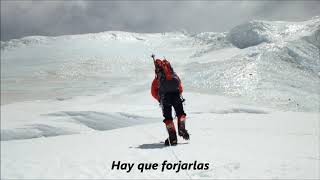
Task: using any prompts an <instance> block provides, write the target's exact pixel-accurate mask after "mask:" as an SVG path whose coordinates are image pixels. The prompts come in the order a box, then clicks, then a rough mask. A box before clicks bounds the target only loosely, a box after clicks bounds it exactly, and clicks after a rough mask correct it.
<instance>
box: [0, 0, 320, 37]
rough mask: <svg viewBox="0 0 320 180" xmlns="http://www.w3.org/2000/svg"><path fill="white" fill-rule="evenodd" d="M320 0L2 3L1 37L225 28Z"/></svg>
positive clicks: (301, 16) (301, 13) (298, 14)
mask: <svg viewBox="0 0 320 180" xmlns="http://www.w3.org/2000/svg"><path fill="white" fill-rule="evenodd" d="M317 15H318V16H320V1H287V0H286V1H271V2H270V1H153V2H149V1H102V0H96V1H89V0H88V1H81V0H79V1H75V0H73V1H61V0H56V1H52V0H51V1H27V0H20V1H9V0H6V1H2V0H1V40H2V41H3V40H8V39H13V38H20V37H24V36H30V35H48V36H54V35H64V34H79V33H91V32H101V31H109V30H121V31H133V32H165V31H175V30H182V29H184V30H187V31H190V32H201V31H218V32H222V31H227V30H229V29H230V28H232V27H234V26H235V25H238V24H240V23H243V22H245V21H248V20H252V19H261V20H287V21H302V20H307V19H310V18H311V17H313V16H317Z"/></svg>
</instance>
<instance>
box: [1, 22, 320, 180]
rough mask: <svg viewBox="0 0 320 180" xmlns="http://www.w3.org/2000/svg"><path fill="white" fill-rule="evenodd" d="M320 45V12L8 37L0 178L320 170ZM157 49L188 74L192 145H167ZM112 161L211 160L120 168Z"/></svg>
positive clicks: (269, 174)
mask: <svg viewBox="0 0 320 180" xmlns="http://www.w3.org/2000/svg"><path fill="white" fill-rule="evenodd" d="M319 49H320V18H319V17H315V18H313V19H311V20H308V21H304V22H282V21H281V22H280V21H272V22H271V21H250V22H247V23H245V24H241V25H239V26H236V27H234V28H233V29H231V30H230V31H229V32H224V33H215V32H203V33H198V34H190V33H187V32H170V33H154V34H148V33H145V34H143V33H131V32H120V31H108V32H101V33H95V34H83V35H66V36H58V37H44V36H31V37H25V38H21V39H13V40H10V41H6V42H1V178H117V177H119V178H129V177H135V178H156V177H158V178H159V177H164V178H173V177H174V178H295V179H297V178H319V177H320V174H319V171H318V169H319V164H320V154H319V141H318V139H319V107H320V104H319V103H320V96H319V92H320V50H319ZM152 53H155V54H156V55H157V56H159V57H163V56H165V57H166V58H167V59H168V60H170V62H171V64H172V65H173V67H174V68H175V70H176V72H177V73H178V74H179V75H180V77H181V79H182V82H183V85H184V88H185V93H184V96H185V98H186V99H187V101H186V106H185V109H186V113H187V114H188V124H187V125H188V127H189V131H190V132H191V141H190V142H189V143H188V144H184V143H186V142H184V141H183V140H181V139H179V141H181V142H182V143H183V144H181V145H178V146H176V147H170V148H163V146H162V145H161V144H159V142H160V141H163V140H164V139H165V138H166V132H165V129H164V127H163V123H162V117H161V110H160V109H159V107H158V104H157V103H156V102H155V101H154V100H153V99H152V98H151V95H150V86H151V80H152V79H153V77H154V74H153V62H152V60H151V58H150V55H151V54H152ZM147 123H150V124H147ZM138 124H139V125H138ZM133 125H138V126H133ZM128 126H132V127H128ZM49 137H50V138H49ZM195 152H199V153H198V154H197V153H195ZM114 160H122V161H130V162H135V163H138V162H153V161H155V162H162V161H163V160H170V161H173V162H177V161H179V160H181V161H187V162H192V161H194V160H197V161H208V162H210V164H211V165H212V166H211V168H210V169H209V170H208V171H196V170H193V171H182V172H181V173H174V172H173V173H171V172H168V173H161V172H158V171H156V172H155V171H150V172H146V173H140V172H138V171H134V172H133V173H125V172H124V173H123V172H120V171H111V170H110V164H111V163H112V161H114Z"/></svg>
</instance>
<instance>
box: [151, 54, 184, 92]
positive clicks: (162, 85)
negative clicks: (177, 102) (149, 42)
mask: <svg viewBox="0 0 320 180" xmlns="http://www.w3.org/2000/svg"><path fill="white" fill-rule="evenodd" d="M156 75H157V78H158V80H159V94H163V93H168V92H179V84H180V80H179V77H178V75H177V74H176V73H175V72H174V70H173V68H172V67H171V64H170V62H169V61H167V60H166V59H164V60H162V61H161V60H160V59H157V60H156Z"/></svg>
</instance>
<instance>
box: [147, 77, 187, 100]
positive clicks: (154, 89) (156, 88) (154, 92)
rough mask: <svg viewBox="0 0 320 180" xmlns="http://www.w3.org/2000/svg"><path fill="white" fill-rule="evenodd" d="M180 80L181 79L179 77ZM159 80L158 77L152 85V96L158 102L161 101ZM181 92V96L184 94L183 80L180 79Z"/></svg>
mask: <svg viewBox="0 0 320 180" xmlns="http://www.w3.org/2000/svg"><path fill="white" fill-rule="evenodd" d="M178 78H179V77H178ZM158 92H159V79H158V78H157V77H155V78H154V79H153V81H152V85H151V95H152V96H153V97H154V98H155V99H156V100H158V101H160V97H159V94H158ZM179 92H180V94H181V93H182V92H183V88H182V83H181V80H180V78H179Z"/></svg>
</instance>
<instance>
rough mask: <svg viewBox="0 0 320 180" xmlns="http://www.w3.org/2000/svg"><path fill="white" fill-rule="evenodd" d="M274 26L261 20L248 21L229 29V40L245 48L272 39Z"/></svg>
mask: <svg viewBox="0 0 320 180" xmlns="http://www.w3.org/2000/svg"><path fill="white" fill-rule="evenodd" d="M274 32H275V27H273V26H272V25H270V24H268V23H264V22H262V21H250V22H248V23H245V24H241V25H239V26H236V27H234V28H232V29H231V31H230V32H229V34H228V39H229V40H230V42H231V43H232V44H233V45H234V46H236V47H238V48H241V49H243V48H247V47H250V46H255V45H258V44H260V43H263V42H270V41H272V33H274Z"/></svg>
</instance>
